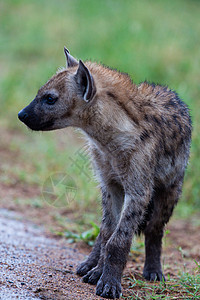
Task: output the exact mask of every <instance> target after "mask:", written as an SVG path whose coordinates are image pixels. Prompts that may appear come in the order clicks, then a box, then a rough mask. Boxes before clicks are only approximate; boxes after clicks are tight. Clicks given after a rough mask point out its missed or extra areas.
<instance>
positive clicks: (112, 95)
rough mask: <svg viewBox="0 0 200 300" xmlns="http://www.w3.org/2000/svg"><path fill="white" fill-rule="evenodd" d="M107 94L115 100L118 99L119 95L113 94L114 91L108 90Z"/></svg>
mask: <svg viewBox="0 0 200 300" xmlns="http://www.w3.org/2000/svg"><path fill="white" fill-rule="evenodd" d="M107 95H108V96H109V97H111V98H113V99H114V100H116V99H117V96H116V95H115V94H113V93H112V92H109V91H108V92H107Z"/></svg>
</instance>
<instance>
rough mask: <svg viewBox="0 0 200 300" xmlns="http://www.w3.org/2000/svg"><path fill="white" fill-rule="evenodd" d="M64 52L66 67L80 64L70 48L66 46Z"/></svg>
mask: <svg viewBox="0 0 200 300" xmlns="http://www.w3.org/2000/svg"><path fill="white" fill-rule="evenodd" d="M64 53H65V56H66V67H67V68H70V67H76V66H78V61H77V60H76V59H75V58H74V57H73V56H72V55H71V54H70V53H69V50H68V49H67V48H66V47H64Z"/></svg>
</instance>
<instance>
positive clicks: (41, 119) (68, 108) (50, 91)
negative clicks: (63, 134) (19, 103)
mask: <svg viewBox="0 0 200 300" xmlns="http://www.w3.org/2000/svg"><path fill="white" fill-rule="evenodd" d="M64 50H65V51H64V52H65V55H66V59H67V68H66V69H65V70H64V71H61V72H59V73H57V74H56V75H54V76H53V77H52V78H51V79H50V80H49V81H48V82H47V83H46V84H45V85H43V86H42V87H41V88H40V89H39V91H38V93H37V95H36V97H35V99H34V100H33V101H32V102H31V103H30V104H29V105H28V106H26V107H25V108H23V109H22V110H21V111H20V112H19V114H18V118H19V119H20V120H21V121H22V122H23V123H25V124H26V125H27V126H28V127H29V128H30V129H32V130H54V129H59V128H64V127H67V126H79V122H80V120H79V112H80V110H84V107H85V106H86V105H88V103H87V102H90V101H91V100H92V99H93V97H94V95H95V94H96V88H95V84H94V80H93V77H92V75H91V73H90V71H89V70H88V68H87V67H86V66H85V65H84V63H83V62H82V61H81V60H80V61H79V62H78V61H77V60H76V59H75V58H73V57H72V56H71V55H70V54H69V51H68V50H67V49H66V48H64Z"/></svg>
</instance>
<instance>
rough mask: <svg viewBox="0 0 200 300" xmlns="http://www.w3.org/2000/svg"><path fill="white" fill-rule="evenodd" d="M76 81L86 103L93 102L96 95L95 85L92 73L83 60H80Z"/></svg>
mask: <svg viewBox="0 0 200 300" xmlns="http://www.w3.org/2000/svg"><path fill="white" fill-rule="evenodd" d="M75 80H76V83H77V84H78V89H79V92H80V93H81V96H82V98H83V100H85V101H86V102H89V101H90V100H92V98H93V97H94V95H95V93H96V87H95V83H94V80H93V77H92V75H91V73H90V71H89V70H88V68H87V67H86V66H85V65H84V63H83V62H82V61H81V60H79V66H78V70H77V72H76V74H75Z"/></svg>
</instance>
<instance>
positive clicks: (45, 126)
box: [18, 99, 54, 131]
mask: <svg viewBox="0 0 200 300" xmlns="http://www.w3.org/2000/svg"><path fill="white" fill-rule="evenodd" d="M36 106H37V102H36V100H35V99H34V100H33V101H32V102H31V103H30V104H29V105H28V106H26V107H25V108H23V109H22V110H21V111H20V112H19V113H18V118H19V120H20V121H22V122H23V123H24V124H25V125H26V126H28V127H29V128H30V129H32V130H37V131H38V130H42V131H46V130H51V127H52V126H53V123H54V121H53V120H47V118H46V116H45V114H44V112H43V111H42V108H41V107H40V110H39V109H37V107H36Z"/></svg>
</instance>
